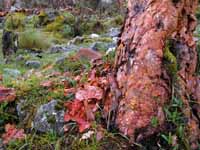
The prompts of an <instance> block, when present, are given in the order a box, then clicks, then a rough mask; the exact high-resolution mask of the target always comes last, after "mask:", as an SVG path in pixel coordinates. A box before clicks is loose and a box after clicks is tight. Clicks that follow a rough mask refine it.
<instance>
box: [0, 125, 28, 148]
mask: <svg viewBox="0 0 200 150" xmlns="http://www.w3.org/2000/svg"><path fill="white" fill-rule="evenodd" d="M5 130H6V133H4V134H3V135H2V138H3V143H4V144H8V143H9V142H10V141H11V140H22V139H24V138H25V136H26V135H25V133H24V129H17V128H16V127H15V125H11V124H6V126H5Z"/></svg>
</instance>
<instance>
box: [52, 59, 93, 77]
mask: <svg viewBox="0 0 200 150" xmlns="http://www.w3.org/2000/svg"><path fill="white" fill-rule="evenodd" d="M55 67H56V68H58V69H59V70H60V71H62V72H66V71H69V72H72V73H74V74H79V73H81V71H83V70H89V69H90V67H91V66H90V62H89V61H88V60H87V59H76V58H74V56H69V57H67V58H66V59H65V60H64V61H63V62H61V63H57V64H55Z"/></svg>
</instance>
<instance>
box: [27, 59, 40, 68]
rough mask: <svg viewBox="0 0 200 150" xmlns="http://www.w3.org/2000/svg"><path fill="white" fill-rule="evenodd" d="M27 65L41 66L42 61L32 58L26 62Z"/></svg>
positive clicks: (30, 66)
mask: <svg viewBox="0 0 200 150" xmlns="http://www.w3.org/2000/svg"><path fill="white" fill-rule="evenodd" d="M25 65H26V66H27V67H29V68H35V69H37V68H39V67H40V66H41V62H40V61H37V60H30V61H27V62H26V63H25Z"/></svg>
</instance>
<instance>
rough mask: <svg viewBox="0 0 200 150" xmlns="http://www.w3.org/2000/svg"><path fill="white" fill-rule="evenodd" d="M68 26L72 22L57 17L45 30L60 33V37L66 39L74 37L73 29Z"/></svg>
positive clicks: (63, 17) (62, 17)
mask: <svg viewBox="0 0 200 150" xmlns="http://www.w3.org/2000/svg"><path fill="white" fill-rule="evenodd" d="M68 21H69V22H68ZM70 24H73V20H72V19H71V20H70V19H69V18H68V19H67V18H65V16H62V15H61V16H57V17H56V19H55V20H54V21H53V22H52V23H50V24H48V25H47V26H46V29H45V30H46V31H48V32H57V33H60V35H61V37H64V38H68V37H71V36H74V29H73V27H72V25H70Z"/></svg>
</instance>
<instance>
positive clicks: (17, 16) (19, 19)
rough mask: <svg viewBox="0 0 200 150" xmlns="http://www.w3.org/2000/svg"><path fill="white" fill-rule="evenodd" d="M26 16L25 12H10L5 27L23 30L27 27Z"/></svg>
mask: <svg viewBox="0 0 200 150" xmlns="http://www.w3.org/2000/svg"><path fill="white" fill-rule="evenodd" d="M25 18H26V16H25V14H23V13H19V12H17V13H9V14H8V15H7V16H6V20H5V24H4V29H6V30H12V31H13V30H16V31H23V30H24V27H25Z"/></svg>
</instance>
